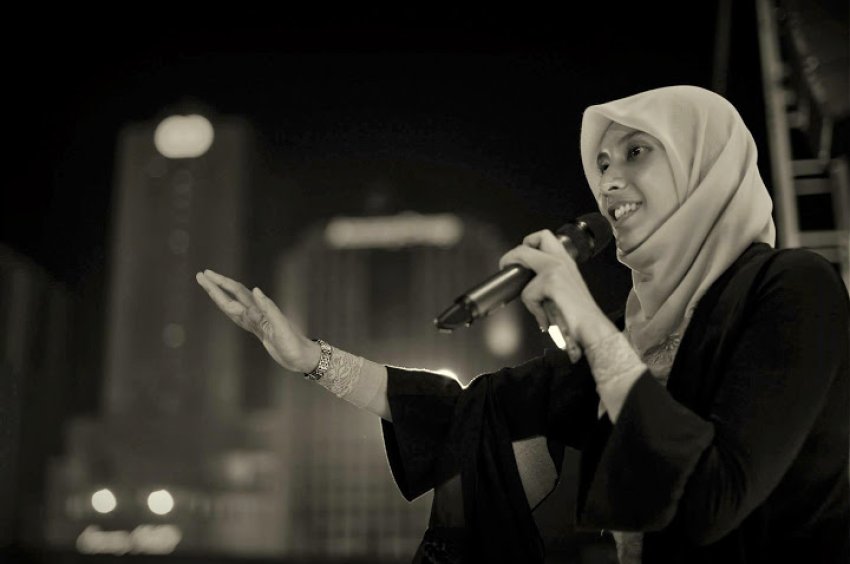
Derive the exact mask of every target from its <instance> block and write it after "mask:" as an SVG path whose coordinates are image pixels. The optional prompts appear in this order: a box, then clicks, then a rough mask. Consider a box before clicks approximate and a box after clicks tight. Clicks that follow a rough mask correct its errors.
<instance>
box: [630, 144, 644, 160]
mask: <svg viewBox="0 0 850 564" xmlns="http://www.w3.org/2000/svg"><path fill="white" fill-rule="evenodd" d="M641 153H643V147H641V146H640V145H635V146H634V147H631V148H630V149H629V158H630V159H633V158H635V157H637V156H638V155H640V154H641Z"/></svg>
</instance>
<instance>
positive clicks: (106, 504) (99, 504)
mask: <svg viewBox="0 0 850 564" xmlns="http://www.w3.org/2000/svg"><path fill="white" fill-rule="evenodd" d="M117 505H118V501H117V500H116V499H115V495H114V494H113V493H112V492H111V491H109V490H108V489H106V488H103V489H102V490H98V491H96V492H94V493H93V494H92V496H91V506H92V507H94V510H95V511H97V512H98V513H109V512H110V511H112V510H113V509H115V507H116V506H117Z"/></svg>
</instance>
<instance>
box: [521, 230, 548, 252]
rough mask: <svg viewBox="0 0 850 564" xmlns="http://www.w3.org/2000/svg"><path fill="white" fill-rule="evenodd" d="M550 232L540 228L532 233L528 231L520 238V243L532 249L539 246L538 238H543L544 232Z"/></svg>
mask: <svg viewBox="0 0 850 564" xmlns="http://www.w3.org/2000/svg"><path fill="white" fill-rule="evenodd" d="M547 232H549V233H551V231H549V230H548V229H542V230H540V231H535V232H534V233H530V234H528V235H526V236H525V238H524V239H523V240H522V244H523V245H525V246H526V247H531V248H533V249H538V248H540V240H541V239H542V238H543V235H544V233H547Z"/></svg>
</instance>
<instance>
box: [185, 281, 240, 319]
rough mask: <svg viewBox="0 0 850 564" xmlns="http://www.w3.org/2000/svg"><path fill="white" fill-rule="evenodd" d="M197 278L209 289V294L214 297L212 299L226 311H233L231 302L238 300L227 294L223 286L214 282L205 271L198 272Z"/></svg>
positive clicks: (205, 288) (203, 286)
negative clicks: (220, 286) (222, 288)
mask: <svg viewBox="0 0 850 564" xmlns="http://www.w3.org/2000/svg"><path fill="white" fill-rule="evenodd" d="M195 280H197V281H198V284H200V285H201V287H202V288H203V289H204V290H206V291H207V294H209V296H210V298H212V301H214V302H215V304H216V305H217V306H218V307H219V308H221V309H222V310H223V311H225V312H226V313H230V312H231V304H233V303H236V304H238V302H235V301H234V300H233V298H231V297H230V296H228V295H227V294H225V293H224V292H223V291H222V290H221V288H219V287H218V286H217V285H216V284H215V283H214V282H212V281H211V280H210V278H208V277H207V276H206V275H205V274H204V273H203V272H199V273H197V274H196V275H195Z"/></svg>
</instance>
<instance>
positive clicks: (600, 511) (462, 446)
mask: <svg viewBox="0 0 850 564" xmlns="http://www.w3.org/2000/svg"><path fill="white" fill-rule="evenodd" d="M848 349H850V302H849V301H848V296H847V289H846V288H845V287H844V285H843V284H842V282H841V279H840V278H839V276H838V275H837V273H836V272H835V270H834V269H833V267H832V266H831V265H830V264H829V263H828V262H827V261H825V260H824V259H822V258H821V257H819V256H818V255H815V254H814V253H811V252H808V251H804V250H785V251H776V250H773V249H771V248H770V247H768V246H767V245H765V244H754V245H752V246H751V247H750V248H749V249H748V250H747V251H745V252H744V253H743V254H742V255H741V257H739V258H738V259H737V261H736V262H735V263H734V264H733V265H732V266H730V267H729V269H727V271H726V272H725V273H724V274H723V275H722V276H721V277H720V278H719V279H718V280H717V281H716V282H715V283H714V284H713V285H712V286H711V287H710V289H709V290H708V292H706V294H705V295H704V296H703V298H702V299H701V300H700V303H699V305H698V306H697V308H696V310H695V312H694V316H693V318H692V320H691V322H690V324H689V326H688V329H687V331H686V332H685V334H684V335H683V337H682V342H681V345H680V347H679V350H678V352H677V355H676V359H675V361H674V364H673V367H672V369H671V372H670V377H669V380H668V383H667V387H666V388H664V387H663V386H661V385H660V384H659V383H658V382H657V381H656V380H655V379H654V378H653V377H652V376H651V375H650V374H649V373H648V372H646V373H644V374H643V375H641V377H640V378H639V379H638V381H637V382H636V384H635V385H634V386H633V388H632V389H631V390H630V392H629V395H628V397H627V398H626V401H625V403H624V405H623V408H622V411H621V412H620V415H619V417H618V419H617V423H616V425H613V426H612V424H611V422H610V420H609V419H608V417H607V416H603V417H602V418H601V419H599V418H597V407H598V403H599V396H598V395H597V394H596V391H595V383H594V380H593V376H592V374H591V372H590V369H589V366H588V365H587V363H586V361H585V360H582V361H580V362H579V363H577V364H576V365H571V364H570V363H569V360H568V359H567V358H566V355H565V354H564V353H563V352H561V351H557V350H547V351H546V352H545V354H544V355H543V356H541V357H538V358H535V359H533V360H531V361H529V362H527V363H525V364H523V365H520V366H517V367H512V368H505V369H502V370H500V371H498V372H496V373H493V374H486V375H482V376H479V377H477V378H476V379H475V380H473V381H472V382H471V383H470V385H469V386H467V387H466V388H463V387H461V386H460V385H459V384H458V383H457V382H456V381H455V380H452V379H450V378H447V377H444V376H441V375H438V374H433V373H430V372H424V371H412V370H405V369H400V368H393V367H388V375H389V376H388V378H389V379H388V389H387V396H388V401H389V405H390V410H391V413H392V419H393V421H392V423H388V422H386V421H383V422H382V425H383V431H384V440H385V446H386V450H387V455H388V458H389V462H390V467H391V469H392V472H393V476H394V477H395V480H396V483H397V484H398V486H399V488H400V490H401V492H402V494H403V495H404V496H405V498H406V499H408V500H412V499H414V498H416V497H418V496H420V495H421V494H423V493H425V492H427V491H429V490H430V489H432V488H436V489H435V499H434V506H435V510H434V511H432V517H431V523H430V526H429V529H428V531H426V534H425V538H424V539H423V542H422V544H421V545H420V547H419V550H418V551H417V553H416V556H415V557H414V561H417V562H430V561H434V562H478V561H480V562H529V563H533V562H543V559H544V551H545V547H544V546H543V542H542V540H541V537H540V535H539V533H538V531H537V528H536V525H535V522H534V520H533V517H532V515H531V509H530V508H529V505H528V501H527V499H526V496H525V493H524V490H523V488H522V483H521V481H520V478H519V472H518V470H517V466H516V460H515V458H514V453H513V450H512V447H511V442H512V441H517V440H520V439H525V438H529V437H534V436H541V435H542V436H545V437H546V439H547V445H548V451H549V454H550V456H551V457H552V460H553V461H554V463H555V466H556V468H558V469H560V467H561V461H562V458H563V449H564V447H565V446H569V447H573V448H576V449H579V450H580V451H581V464H580V477H579V483H578V496H577V500H578V503H577V515H576V523H577V525H578V527H580V528H582V529H587V530H594V529H595V530H600V529H613V530H633V531H644V532H645V535H644V548H643V563H644V564H653V563H667V562H669V563H681V562H688V563H702V562H705V563H709V562H718V563H720V562H722V563H724V564H735V563H751V562H779V561H783V562H784V561H810V562H821V563H832V562H836V563H838V562H840V563H842V564H846V563H847V562H850V481H849V480H848V471H850V465H849V464H850V461H848V453H850V367H849V366H848ZM458 475H460V482H459V483H458V481H457V479H456V476H458ZM452 478H454V479H452ZM461 485H462V486H461ZM446 508H449V511H448V513H447V512H446V510H445V509H446ZM446 514H449V515H457V514H461V515H462V518H461V519H462V521H461V523H462V525H459V523H458V521H457V518H456V517H454V518H452V519H450V521H452V522H450V523H445V522H441V521H445V519H443V518H441V516H442V515H446Z"/></svg>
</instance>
